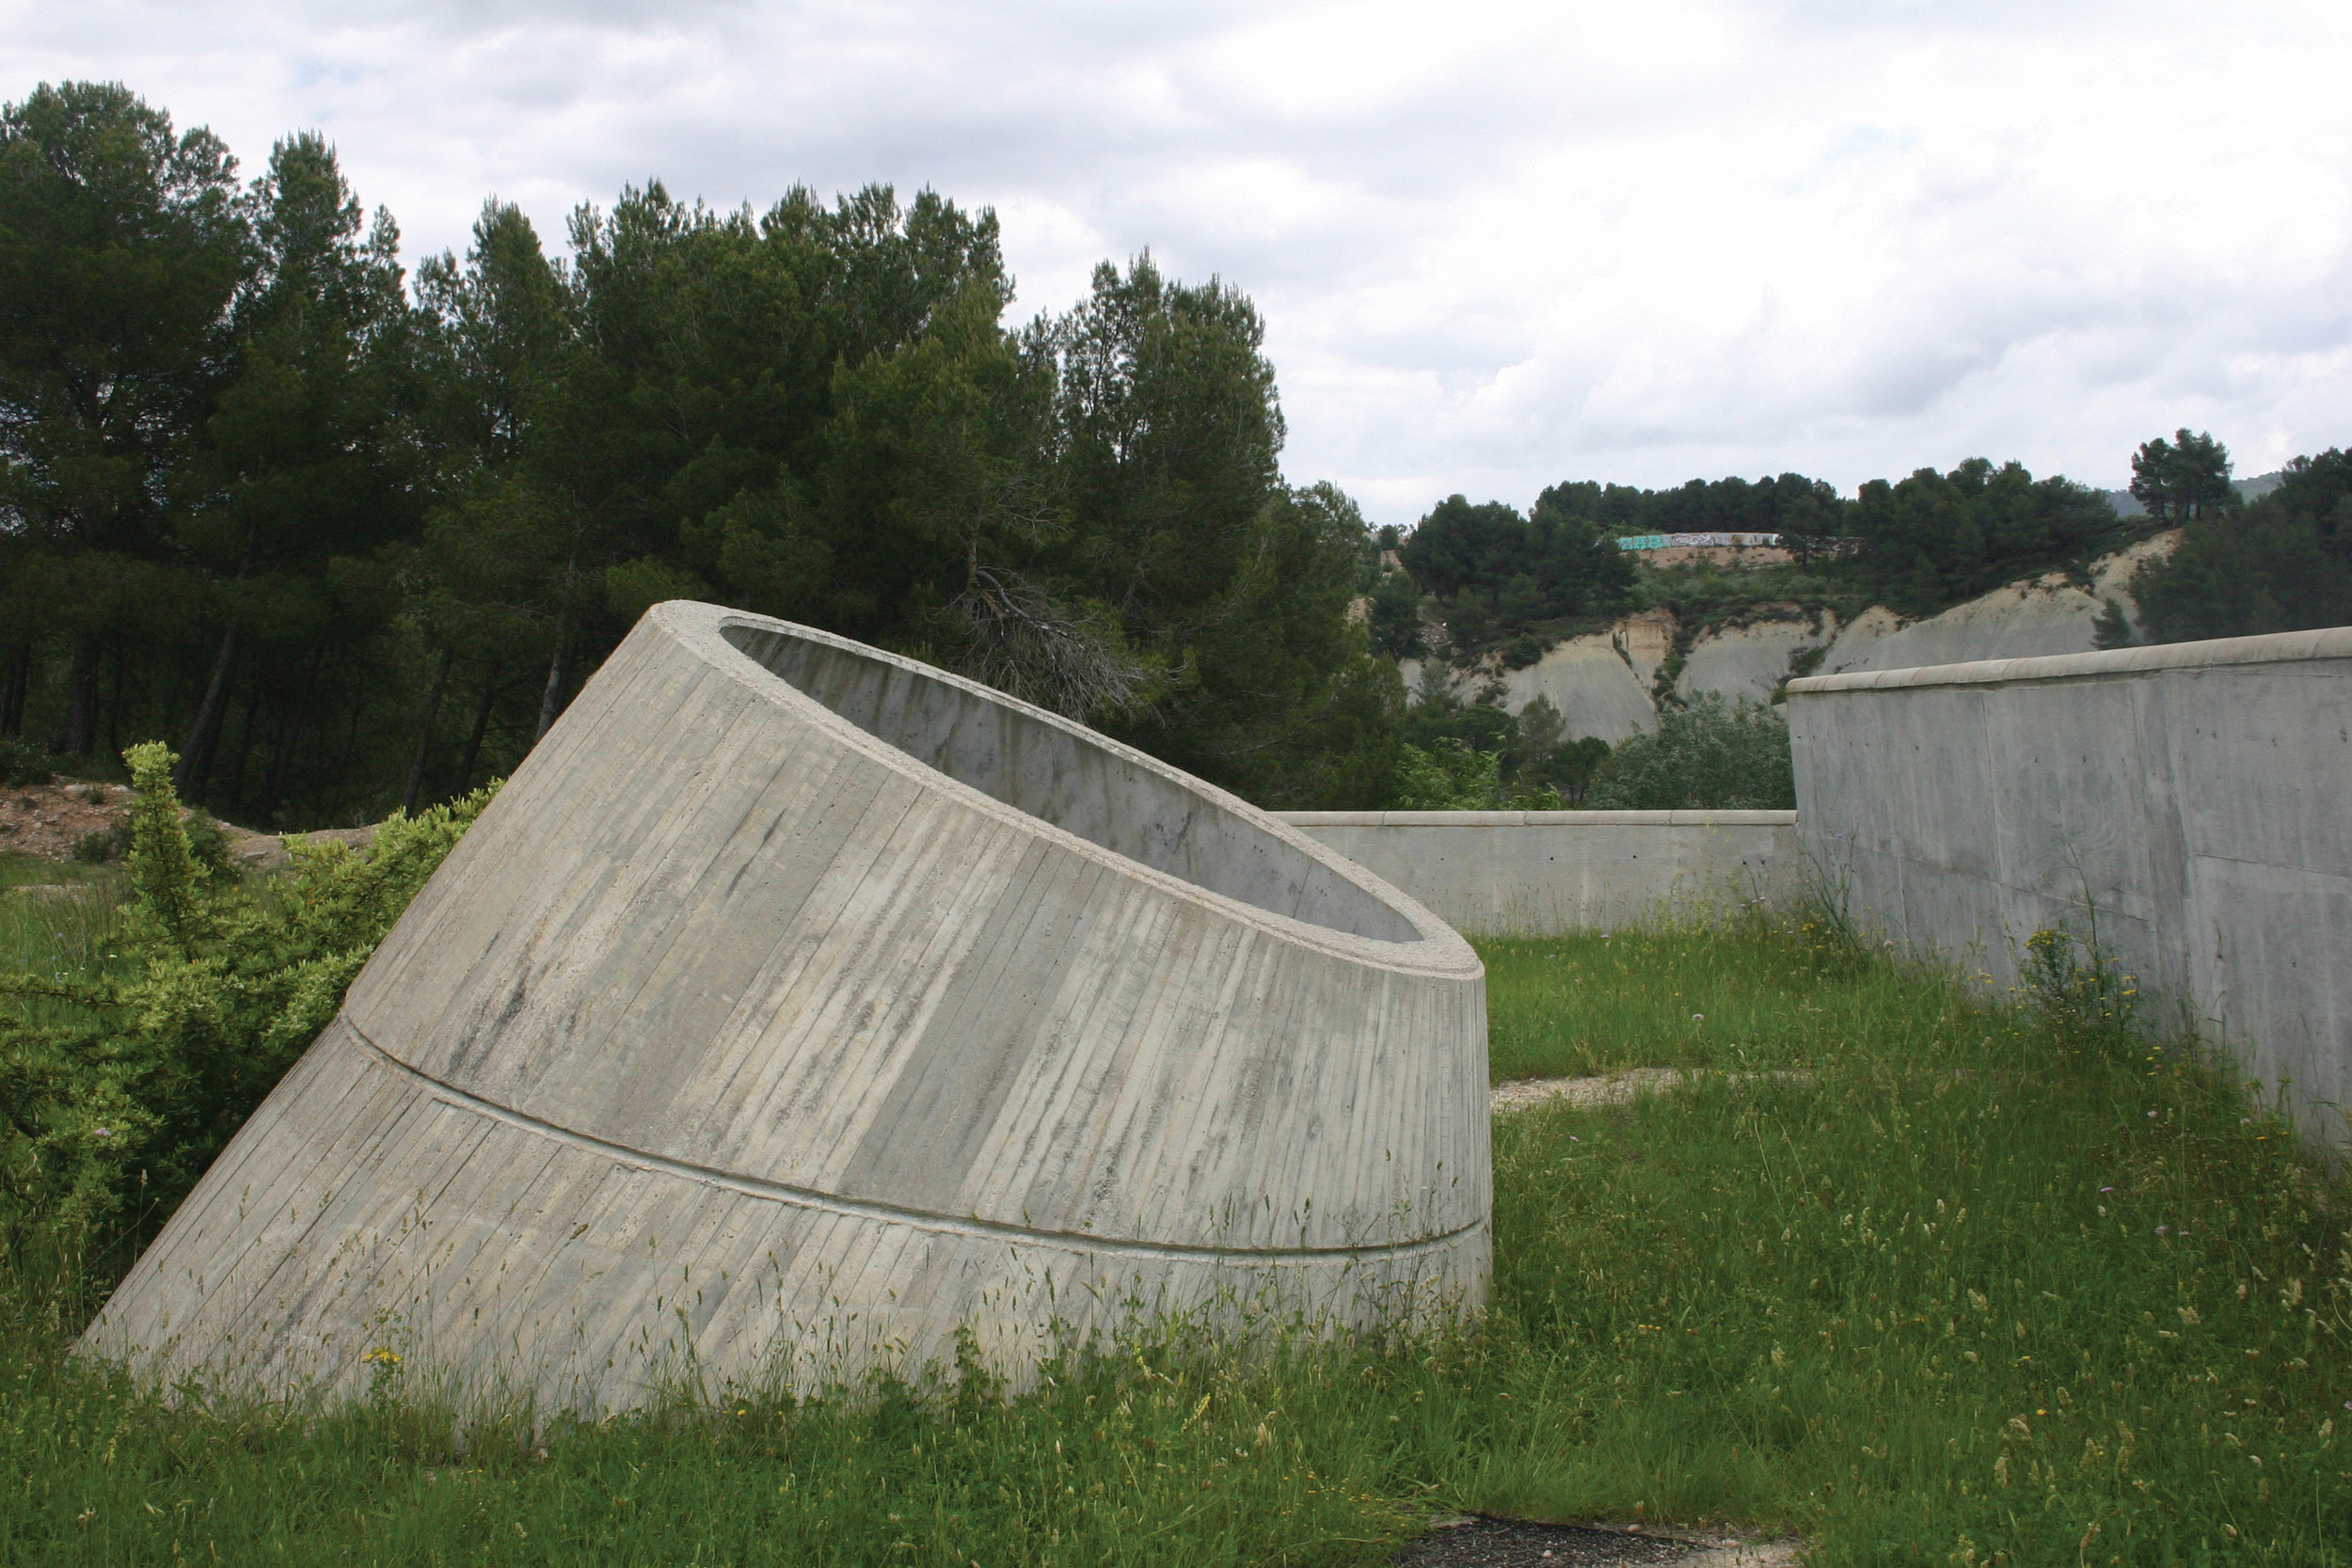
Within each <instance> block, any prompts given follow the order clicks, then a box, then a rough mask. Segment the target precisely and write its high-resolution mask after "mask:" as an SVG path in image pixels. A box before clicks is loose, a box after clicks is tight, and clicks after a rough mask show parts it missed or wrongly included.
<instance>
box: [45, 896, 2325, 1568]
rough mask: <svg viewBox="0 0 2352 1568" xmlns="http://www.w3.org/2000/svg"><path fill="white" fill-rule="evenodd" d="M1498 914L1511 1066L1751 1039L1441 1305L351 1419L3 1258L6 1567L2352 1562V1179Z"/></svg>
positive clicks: (1635, 1132)
mask: <svg viewBox="0 0 2352 1568" xmlns="http://www.w3.org/2000/svg"><path fill="white" fill-rule="evenodd" d="M100 903H103V898H101V899H99V900H94V901H93V903H92V905H91V907H90V908H88V909H86V910H84V911H83V912H82V913H81V914H80V915H78V916H75V917H74V918H76V919H79V920H81V921H83V922H85V924H84V925H82V926H79V927H77V926H74V925H72V923H71V922H66V921H58V920H46V921H45V922H27V921H24V920H20V919H18V918H17V916H15V915H5V916H0V919H5V920H7V921H8V922H9V923H8V924H6V925H0V962H8V963H15V964H24V963H71V962H73V961H77V960H78V959H79V958H83V957H87V955H88V954H90V953H93V952H95V951H98V950H101V949H102V948H103V912H102V911H100V909H99V907H98V906H99V904H100ZM6 907H7V906H6V905H5V904H0V909H5V908H6ZM43 933H47V934H43ZM77 933H78V934H77ZM1483 951H1484V952H1485V955H1486V960H1487V963H1488V966H1489V976H1490V979H1489V996H1490V1009H1491V1016H1492V1025H1493V1041H1494V1060H1495V1068H1496V1074H1497V1076H1498V1078H1503V1077H1518V1076H1526V1075H1530V1074H1539V1073H1540V1074H1557V1073H1587V1072H1597V1071H1608V1070H1613V1069H1620V1068H1626V1067H1634V1066H1663V1067H1681V1068H1686V1069H1722V1070H1720V1071H1708V1072H1702V1073H1700V1074H1699V1075H1698V1077H1697V1079H1696V1081H1695V1082H1694V1083H1692V1085H1689V1086H1686V1087H1683V1088H1680V1089H1677V1090H1675V1091H1674V1092H1672V1093H1669V1094H1665V1095H1661V1096H1655V1097H1651V1098H1645V1099H1644V1100H1641V1101H1637V1102H1636V1103H1634V1104H1631V1105H1629V1106H1618V1107H1613V1108H1607V1109H1597V1110H1569V1109H1550V1110H1539V1111H1534V1112H1529V1113H1524V1114H1519V1115H1515V1116H1512V1117H1504V1118H1502V1119H1500V1120H1499V1121H1498V1123H1497V1125H1496V1130H1495V1158H1496V1191H1497V1198H1496V1210H1495V1227H1496V1266H1497V1267H1496V1278H1495V1286H1494V1294H1493V1300H1492V1303H1491V1305H1490V1307H1489V1309H1488V1311H1487V1312H1486V1316H1485V1318H1484V1319H1483V1321H1482V1322H1481V1323H1478V1324H1477V1325H1476V1326H1475V1327H1473V1328H1471V1329H1469V1330H1466V1331H1464V1332H1462V1333H1460V1334H1458V1335H1454V1336H1451V1337H1448V1338H1442V1339H1438V1340H1432V1341H1427V1342H1421V1343H1392V1344H1356V1345H1343V1346H1333V1345H1317V1344H1311V1343H1305V1342H1299V1341H1295V1340H1285V1339H1283V1338H1282V1337H1281V1336H1279V1334H1276V1335H1273V1336H1271V1338H1272V1339H1273V1341H1274V1342H1273V1344H1272V1345H1271V1348H1268V1349H1265V1350H1263V1352H1262V1353H1261V1354H1255V1355H1253V1356H1251V1357H1248V1358H1247V1359H1243V1358H1237V1357H1235V1356H1233V1355H1232V1354H1224V1353H1222V1352H1221V1351H1220V1348H1219V1347H1218V1346H1217V1345H1216V1344H1214V1343H1209V1342H1205V1341H1203V1340H1200V1339H1199V1338H1195V1337H1190V1336H1187V1335H1185V1334H1184V1333H1182V1332H1159V1333H1152V1334H1146V1335H1143V1336H1140V1337H1139V1338H1137V1340H1136V1342H1135V1343H1132V1344H1128V1345H1124V1346H1120V1347H1119V1348H1118V1349H1116V1350H1115V1351H1112V1352H1109V1353H1106V1354H1090V1355H1076V1356H1073V1357H1071V1358H1069V1359H1068V1360H1066V1361H1065V1362H1064V1363H1062V1364H1060V1365H1057V1366H1056V1367H1054V1368H1052V1369H1050V1370H1049V1376H1048V1377H1047V1378H1046V1380H1045V1381H1044V1382H1043V1383H1042V1384H1041V1385H1040V1386H1038V1387H1037V1388H1036V1389H1035V1390H1033V1391H1031V1392H1028V1393H1025V1394H1022V1395H1020V1396H1018V1397H1013V1398H1005V1397H1002V1396H1001V1394H1000V1393H999V1392H997V1391H993V1390H991V1389H988V1388H986V1387H984V1386H977V1380H975V1381H974V1382H970V1383H966V1384H964V1385H961V1386H959V1385H958V1384H957V1383H956V1382H955V1381H954V1380H953V1378H952V1377H950V1378H943V1379H939V1380H937V1381H935V1382H934V1383H933V1384H931V1385H930V1386H923V1387H913V1388H909V1387H901V1386H876V1387H872V1388H867V1389H863V1390H859V1391H856V1392H855V1393H853V1394H850V1395H846V1396H842V1397H835V1398H830V1399H821V1400H813V1401H806V1402H791V1401H787V1400H773V1399H771V1400H743V1401H734V1402H726V1403H724V1404H720V1405H713V1404H711V1403H709V1402H691V1401H681V1402H677V1403H676V1404H675V1405H673V1406H672V1407H669V1408H665V1409H661V1410H657V1411H654V1412H650V1413H647V1414H644V1415H643V1416H640V1417H636V1418H628V1419H623V1420H615V1421H612V1422H608V1423H604V1424H602V1425H596V1426H573V1427H561V1426H559V1427H554V1428H548V1429H541V1430H537V1431H532V1430H531V1429H529V1428H528V1427H526V1426H525V1425H523V1424H521V1423H520V1422H518V1421H515V1420H513V1419H509V1420H507V1421H505V1422H504V1423H502V1424H501V1423H499V1422H495V1421H493V1422H491V1423H490V1424H487V1425H481V1424H475V1425H470V1426H464V1425H461V1424H459V1423H456V1422H455V1421H453V1418H452V1416H451V1414H450V1413H449V1412H446V1411H441V1410H436V1409H434V1408H432V1407H430V1406H429V1405H428V1404H426V1403H424V1402H420V1401H418V1400H415V1399H413V1398H411V1397H410V1396H409V1394H408V1392H407V1391H406V1390H405V1389H404V1388H403V1387H402V1386H401V1383H400V1376H399V1372H398V1370H397V1369H389V1370H386V1372H385V1374H384V1375H383V1377H382V1379H381V1382H380V1385H379V1387H378V1389H377V1392H376V1394H375V1396H374V1397H373V1398H372V1399H371V1400H369V1401H367V1402H363V1403H361V1404H358V1405H356V1406H353V1407H350V1408H345V1409H342V1410H336V1411H326V1412H314V1411H287V1410H283V1409H267V1408H254V1407H250V1406H242V1405H238V1404H235V1403H230V1402H202V1401H195V1400H191V1401H188V1402H183V1403H182V1404H181V1405H179V1406H178V1407H177V1408H167V1407H166V1406H165V1405H164V1404H163V1403H161V1402H158V1401H157V1400H156V1399H155V1398H154V1397H153V1396H152V1395H151V1394H148V1393H145V1392H142V1391H140V1390H137V1389H135V1388H133V1387H131V1386H127V1385H125V1384H123V1383H121V1382H120V1381H119V1380H117V1379H115V1378H112V1377H110V1376H108V1375H106V1374H104V1373H103V1372H102V1371H98V1370H89V1369H87V1368H84V1367H81V1366H79V1365H69V1364H67V1363H65V1362H64V1361H63V1360H62V1351H63V1348H64V1344H65V1342H66V1336H65V1332H64V1331H65V1330H66V1329H67V1328H70V1327H71V1326H72V1324H71V1323H69V1322H67V1321H66V1320H67V1319H68V1318H70V1317H71V1315H72V1312H71V1311H69V1310H66V1309H63V1308H61V1307H60V1306H59V1297H58V1294H57V1292H56V1291H55V1290H53V1289H50V1288H47V1287H45V1286H40V1285H38V1284H37V1283H36V1282H34V1281H32V1280H29V1279H27V1278H25V1277H23V1276H21V1275H11V1276H10V1277H9V1278H8V1280H7V1281H6V1282H5V1286H4V1287H0V1288H4V1289H5V1291H6V1294H5V1296H4V1297H0V1310H4V1311H5V1312H6V1313H7V1314H8V1321H7V1324H6V1327H5V1329H4V1330H0V1560H6V1561H11V1562H13V1561H41V1562H48V1561H56V1562H91V1563H97V1562H107V1563H135V1562H153V1563H158V1564H163V1563H173V1562H182V1561H196V1562H200V1561H212V1560H220V1561H226V1562H278V1561H286V1562H321V1563H364V1562H382V1563H439V1562H446V1563H474V1562H485V1563H487V1562H497V1563H535V1562H550V1563H552V1562H591V1561H593V1562H598V1563H690V1562H698V1563H725V1562H734V1563H764V1562H776V1563H787V1562H791V1563H801V1562H806V1563H844V1564H851V1563H856V1564H863V1563H892V1562H910V1563H922V1564H942V1565H946V1564H954V1565H959V1568H960V1565H961V1564H965V1563H973V1562H977V1563H983V1564H996V1563H1048V1562H1056V1563H1071V1564H1089V1563H1097V1562H1170V1563H1181V1564H1184V1568H1207V1565H1210V1564H1223V1563H1245V1562H1278V1563H1307V1562H1377V1561H1381V1560H1385V1559H1386V1557H1387V1555H1388V1553H1389V1552H1390V1551H1391V1550H1392V1548H1393V1546H1394V1544H1395V1543H1396V1542H1398V1541H1399V1540H1401V1539H1403V1538H1404V1537H1405V1536H1406V1535H1407V1534H1409V1533H1410V1532H1411V1531H1413V1530H1414V1529H1416V1528H1419V1527H1420V1525H1421V1523H1422V1521H1424V1520H1426V1519H1427V1518H1429V1517H1430V1516H1431V1515H1433V1514H1435V1513H1450V1512H1456V1511H1468V1510H1493V1511H1498V1512H1509V1513H1530V1514H1536V1515H1542V1516H1549V1517H1571V1518H1587V1517H1614V1518H1640V1519H1645V1520H1648V1521H1653V1522H1680V1523H1691V1524H1696V1523H1699V1522H1701V1521H1723V1520H1729V1521H1734V1522H1737V1523H1739V1524H1740V1525H1743V1526H1749V1527H1757V1528H1774V1529H1785V1530H1790V1531H1796V1532H1800V1533H1802V1534H1804V1535H1805V1536H1806V1537H1808V1538H1810V1539H1811V1540H1812V1541H1814V1542H1815V1543H1817V1546H1816V1549H1815V1557H1814V1560H1815V1561H1817V1562H1820V1563H1838V1564H1843V1563H1875V1562H1895V1563H1910V1562H1932V1563H1937V1564H1951V1565H1953V1568H1971V1565H1976V1564H1994V1563H2000V1564H2016V1565H2023V1564H2029V1563H2030V1564H2041V1563H2069V1564H2074V1563H2151V1564H2169V1563H2183V1564H2196V1563H2204V1562H2218V1561H2238V1560H2245V1561H2262V1562H2280V1563H2312V1564H2344V1563H2352V1474H2348V1473H2347V1472H2352V1460H2347V1458H2346V1456H2345V1450H2344V1437H2343V1435H2342V1434H2341V1431H2340V1429H2342V1428H2344V1427H2346V1426H2352V1354H2347V1338H2348V1337H2352V1256H2348V1255H2347V1253H2346V1250H2345V1249H2346V1246H2347V1238H2346V1236H2345V1235H2344V1229H2345V1223H2346V1222H2345V1220H2344V1217H2343V1216H2344V1200H2345V1196H2346V1195H2345V1193H2344V1189H2343V1188H2342V1187H2335V1188H2332V1189H2330V1188H2328V1187H2327V1186H2326V1185H2325V1184H2324V1183H2323V1182H2322V1180H2320V1179H2319V1178H2317V1177H2315V1176H2314V1175H2313V1174H2312V1171H2311V1170H2310V1168H2309V1167H2308V1166H2307V1165H2305V1164H2303V1163H2302V1162H2301V1161H2300V1159H2299V1157H2298V1155H2297V1152H2296V1148H2295V1146H2294V1145H2293V1144H2292V1142H2291V1141H2290V1140H2289V1139H2288V1138H2287V1137H2286V1136H2285V1135H2284V1133H2283V1132H2282V1130H2281V1129H2280V1127H2279V1125H2278V1124H2276V1123H2275V1122H2274V1121H2272V1120H2271V1119H2269V1118H2267V1117H2264V1116H2262V1115H2261V1114H2259V1112H2258V1111H2256V1110H2254V1109H2252V1108H2249V1107H2248V1106H2245V1105H2242V1104H2241V1103H2240V1102H2239V1100H2238V1098H2237V1096H2236V1095H2235V1093H2234V1092H2233V1090H2232V1089H2231V1088H2230V1087H2229V1086H2228V1085H2226V1084H2223V1083H2217V1082H2216V1081H2215V1080H2214V1079H2213V1078H2211V1077H2209V1076H2208V1075H2206V1074H2204V1073H2202V1072H2201V1071H2200V1070H2198V1069H2195V1068H2194V1067H2193V1066H2191V1065H2190V1064H2188V1063H2186V1062H2185V1061H2182V1060H2178V1059H2174V1058H2169V1057H2166V1056H2162V1055H2159V1054H2155V1053H2151V1052H2150V1051H2149V1049H2148V1048H2147V1047H2146V1046H2145V1045H2142V1044H2137V1043H2134V1042H2132V1041H2131V1040H2129V1039H2128V1038H2127V1037H2124V1036H2122V1035H2121V1034H2119V1033H2118V1032H2117V1031H2115V1030H2112V1029H2110V1028H2107V1027H2105V1026H2102V1025H2099V1024H2097V1023H2096V1022H2093V1023H2090V1024H2083V1023H2068V1022H2061V1021H2057V1020H2053V1019H2052V1018H2050V1017H2048V1016H2046V1015H2044V1014H2042V1013H2040V1012H2037V1011H2035V1010H2032V1009H2030V1008H2024V1007H2015V1008H1997V1009H1988V1008H1982V1007H1979V1006H1974V1005H1972V1004H1971V1003H1970V1001H1969V1000H1968V998H1967V997H1966V996H1965V994H1964V993H1963V990H1961V988H1960V987H1959V986H1958V985H1957V984H1956V983H1955V982H1954V981H1953V980H1952V979H1951V978H1950V977H1948V976H1945V975H1941V974H1923V973H1921V972H1918V971H1916V970H1913V969H1908V968H1905V967H1903V966H1901V965H1899V964H1898V963H1896V962H1895V961H1894V960H1893V958H1891V957H1889V956H1887V955H1886V954H1884V953H1883V952H1866V951H1859V950H1856V949H1855V948H1853V947H1852V946H1851V945H1850V944H1847V943H1844V942H1839V941H1836V940H1834V939H1833V938H1832V937H1831V936H1829V935H1827V934H1825V933H1823V932H1821V931H1818V930H1814V929H1809V928H1807V927H1805V925H1804V923H1803V922H1796V923H1792V924H1790V925H1788V926H1783V927H1775V926H1773V925H1771V924H1769V923H1767V922H1765V921H1763V920H1761V919H1756V920H1753V921H1749V922H1746V923H1743V924H1740V925H1736V926H1733V927H1725V928H1721V929H1712V930H1706V929H1699V930H1687V929H1686V930H1658V931H1627V932H1620V933H1613V934H1611V935H1610V936H1608V937H1606V938H1604V937H1602V936H1600V935H1598V934H1593V935H1587V936H1581V937H1577V938H1573V939H1564V940H1552V941H1543V942H1504V943H1495V944H1487V945H1486V946H1485V947H1484V949H1483ZM2331 1207H2332V1210H2333V1212H2332V1213H2331V1212H2329V1210H2330V1208H2331ZM86 1308H87V1299H83V1300H80V1301H78V1302H77V1303H76V1304H75V1305H74V1306H73V1307H72V1310H84V1309H86Z"/></svg>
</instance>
